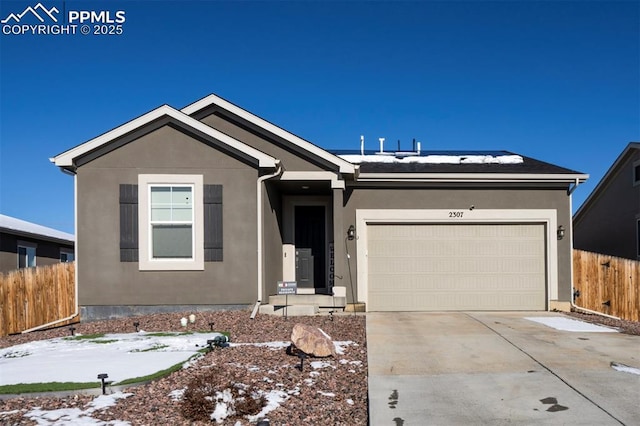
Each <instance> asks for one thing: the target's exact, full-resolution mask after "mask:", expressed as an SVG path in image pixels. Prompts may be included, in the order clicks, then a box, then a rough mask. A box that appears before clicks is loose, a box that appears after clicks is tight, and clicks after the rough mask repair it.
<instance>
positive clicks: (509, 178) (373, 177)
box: [358, 173, 589, 183]
mask: <svg viewBox="0 0 640 426" xmlns="http://www.w3.org/2000/svg"><path fill="white" fill-rule="evenodd" d="M588 178H589V175H587V174H523V173H360V175H359V176H358V181H359V182H562V183H574V182H576V181H579V182H581V183H582V182H585V181H586V180H587V179H588Z"/></svg>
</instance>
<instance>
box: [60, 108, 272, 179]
mask: <svg viewBox="0 0 640 426" xmlns="http://www.w3.org/2000/svg"><path fill="white" fill-rule="evenodd" d="M164 117H169V118H170V119H172V120H175V121H177V122H179V123H180V124H182V125H184V126H187V127H188V128H191V129H193V130H195V131H197V132H200V133H202V134H204V135H206V136H208V137H211V138H213V139H215V140H217V141H219V142H220V143H222V144H224V145H225V146H226V147H227V148H228V149H229V150H230V151H232V152H236V153H239V154H241V155H243V156H247V157H249V158H251V159H253V160H254V161H255V163H256V164H257V165H258V167H260V168H266V169H273V168H276V166H277V165H278V164H279V162H280V160H277V159H275V158H273V157H271V156H270V155H267V154H265V153H263V152H262V151H258V150H257V149H255V148H253V147H251V146H249V145H247V144H244V143H242V142H240V141H238V140H237V139H234V138H232V137H231V136H228V135H226V134H224V133H222V132H220V131H218V130H216V129H214V128H212V127H210V126H207V125H206V124H204V123H202V122H200V121H198V120H196V119H194V118H192V117H190V116H189V115H187V114H185V113H183V112H181V111H178V110H177V109H175V108H172V107H170V106H169V105H162V106H160V107H158V108H156V109H154V110H152V111H150V112H148V113H146V114H144V115H142V116H140V117H138V118H135V119H133V120H131V121H129V122H127V123H125V124H123V125H121V126H119V127H116V128H115V129H113V130H110V131H108V132H106V133H104V134H102V135H100V136H98V137H97V138H94V139H91V140H89V141H87V142H85V143H83V144H81V145H78V146H76V147H74V148H72V149H70V150H67V151H65V152H63V153H61V154H59V155H57V156H55V157H53V158H50V159H49V161H51V162H52V163H54V164H55V165H56V166H58V167H60V168H61V169H63V170H67V171H70V172H72V173H75V170H76V160H77V159H78V158H80V157H82V156H84V155H86V154H88V153H90V152H92V151H95V150H97V149H99V148H101V147H103V146H105V145H107V144H109V143H110V142H112V141H114V140H116V139H118V138H120V137H122V136H125V135H127V134H129V133H131V132H133V131H135V130H137V129H139V128H141V127H143V126H145V125H148V124H150V123H152V122H154V121H156V120H159V119H161V118H164Z"/></svg>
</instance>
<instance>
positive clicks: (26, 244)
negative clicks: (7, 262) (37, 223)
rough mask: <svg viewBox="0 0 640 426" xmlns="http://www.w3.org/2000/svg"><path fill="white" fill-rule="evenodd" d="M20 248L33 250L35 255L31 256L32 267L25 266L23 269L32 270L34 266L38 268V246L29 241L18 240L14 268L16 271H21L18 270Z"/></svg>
mask: <svg viewBox="0 0 640 426" xmlns="http://www.w3.org/2000/svg"><path fill="white" fill-rule="evenodd" d="M20 247H24V248H32V249H35V251H36V253H35V255H34V256H33V266H25V268H32V267H34V266H38V244H37V243H33V242H31V241H21V240H18V244H17V251H18V253H17V256H16V268H18V269H22V268H20Z"/></svg>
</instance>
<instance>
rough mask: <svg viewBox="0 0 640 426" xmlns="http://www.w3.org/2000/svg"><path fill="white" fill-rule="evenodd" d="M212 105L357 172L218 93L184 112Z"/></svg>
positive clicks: (344, 170) (346, 170) (348, 171)
mask: <svg viewBox="0 0 640 426" xmlns="http://www.w3.org/2000/svg"><path fill="white" fill-rule="evenodd" d="M212 105H215V106H217V107H219V108H222V109H224V110H225V111H228V112H230V113H231V114H233V115H236V116H238V117H240V118H242V119H244V120H246V121H248V122H250V123H252V124H254V125H256V126H258V127H260V128H262V129H264V130H266V131H267V132H269V133H272V134H274V135H276V136H278V137H280V138H282V139H284V140H286V141H287V142H289V143H291V144H293V145H296V146H298V147H299V148H301V149H303V150H304V151H307V152H308V153H310V154H311V155H314V156H316V157H319V158H321V159H323V160H325V161H327V162H329V163H331V164H334V165H335V166H336V167H338V170H339V171H340V173H344V174H348V175H353V174H355V173H356V166H355V165H354V164H352V163H350V162H348V161H346V160H343V159H342V158H340V157H338V156H337V155H334V154H331V153H330V152H327V151H325V150H324V149H322V148H320V147H318V146H316V145H314V144H312V143H311V142H309V141H306V140H304V139H302V138H301V137H299V136H296V135H294V134H293V133H290V132H288V131H286V130H284V129H283V128H281V127H278V126H276V125H275V124H273V123H270V122H268V121H267V120H265V119H263V118H260V117H258V116H257V115H255V114H252V113H250V112H249V111H247V110H245V109H242V108H240V107H239V106H237V105H234V104H232V103H231V102H229V101H227V100H225V99H223V98H221V97H219V96H216V95H213V94H212V95H209V96H207V97H205V98H202V99H200V100H199V101H196V102H194V103H192V104H190V105H188V106H186V107H184V108H182V110H181V111H182V112H183V113H184V114H187V115H192V114H195V113H196V112H198V111H201V110H203V109H205V108H208V107H211V106H212Z"/></svg>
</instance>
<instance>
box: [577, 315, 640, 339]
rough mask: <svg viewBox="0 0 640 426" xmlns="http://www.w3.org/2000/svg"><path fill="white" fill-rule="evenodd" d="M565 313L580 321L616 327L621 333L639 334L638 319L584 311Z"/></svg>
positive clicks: (639, 323)
mask: <svg viewBox="0 0 640 426" xmlns="http://www.w3.org/2000/svg"><path fill="white" fill-rule="evenodd" d="M566 314H567V315H569V316H572V317H574V318H576V319H580V320H582V321H586V322H590V323H593V324H600V325H606V326H607V327H613V328H616V329H618V330H619V331H620V332H621V333H625V334H631V335H634V336H640V322H638V321H627V320H623V319H614V318H609V317H605V316H602V315H596V314H589V313H584V312H566Z"/></svg>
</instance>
